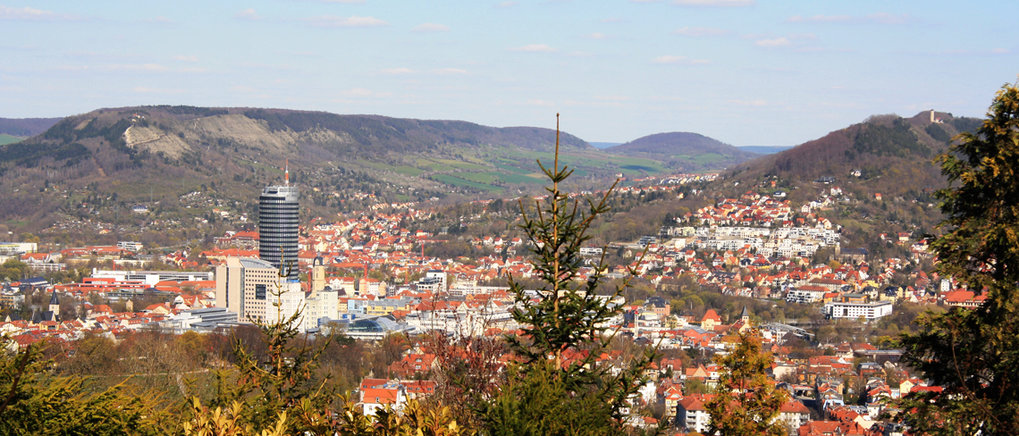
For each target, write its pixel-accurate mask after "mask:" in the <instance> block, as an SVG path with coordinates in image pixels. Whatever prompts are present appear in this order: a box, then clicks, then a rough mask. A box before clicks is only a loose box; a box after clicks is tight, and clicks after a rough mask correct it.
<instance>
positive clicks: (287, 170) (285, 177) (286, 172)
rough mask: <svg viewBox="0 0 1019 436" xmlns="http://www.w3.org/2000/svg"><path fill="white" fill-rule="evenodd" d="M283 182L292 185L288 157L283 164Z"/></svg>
mask: <svg viewBox="0 0 1019 436" xmlns="http://www.w3.org/2000/svg"><path fill="white" fill-rule="evenodd" d="M283 184H284V185H286V186H290V159H287V160H286V164H284V166H283Z"/></svg>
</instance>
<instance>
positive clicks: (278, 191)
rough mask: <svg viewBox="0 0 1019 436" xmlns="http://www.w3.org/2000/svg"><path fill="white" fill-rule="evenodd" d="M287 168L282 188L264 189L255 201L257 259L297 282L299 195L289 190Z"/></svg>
mask: <svg viewBox="0 0 1019 436" xmlns="http://www.w3.org/2000/svg"><path fill="white" fill-rule="evenodd" d="M289 166H290V165H289V163H288V164H287V168H286V170H285V171H284V175H283V186H266V187H265V189H263V190H262V195H260V196H259V197H258V257H260V258H262V260H265V261H267V262H269V263H271V264H272V265H273V266H275V267H276V268H280V267H282V268H283V270H284V271H285V272H287V273H288V277H289V278H290V279H291V280H297V275H298V272H299V271H298V267H297V221H298V209H297V200H298V192H297V187H296V186H290V168H289Z"/></svg>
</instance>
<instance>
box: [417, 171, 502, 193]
mask: <svg viewBox="0 0 1019 436" xmlns="http://www.w3.org/2000/svg"><path fill="white" fill-rule="evenodd" d="M432 180H435V181H437V182H440V183H445V184H447V185H453V186H462V187H465V188H474V189H480V190H483V191H500V190H502V188H500V187H498V186H492V185H489V184H486V183H478V182H474V181H471V180H466V179H461V178H459V177H456V176H453V175H449V174H436V175H434V176H432Z"/></svg>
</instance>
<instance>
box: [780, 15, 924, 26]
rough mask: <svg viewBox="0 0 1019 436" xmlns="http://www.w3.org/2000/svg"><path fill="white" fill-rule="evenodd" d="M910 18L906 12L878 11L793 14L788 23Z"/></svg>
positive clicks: (876, 21) (901, 20)
mask: <svg viewBox="0 0 1019 436" xmlns="http://www.w3.org/2000/svg"><path fill="white" fill-rule="evenodd" d="M909 20H910V16H909V15H906V14H902V15H895V14H889V13H885V12H877V13H873V14H868V15H865V16H853V15H812V16H809V17H804V16H802V15H793V16H791V17H789V18H786V22H787V23H844V24H904V23H906V22H908V21H909Z"/></svg>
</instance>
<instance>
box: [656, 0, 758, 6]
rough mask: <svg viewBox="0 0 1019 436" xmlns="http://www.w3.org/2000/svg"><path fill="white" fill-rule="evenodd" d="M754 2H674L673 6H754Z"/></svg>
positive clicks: (699, 0) (740, 0)
mask: <svg viewBox="0 0 1019 436" xmlns="http://www.w3.org/2000/svg"><path fill="white" fill-rule="evenodd" d="M754 3H755V1H754V0H672V4H674V5H680V6H721V7H731V6H753V5H754Z"/></svg>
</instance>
